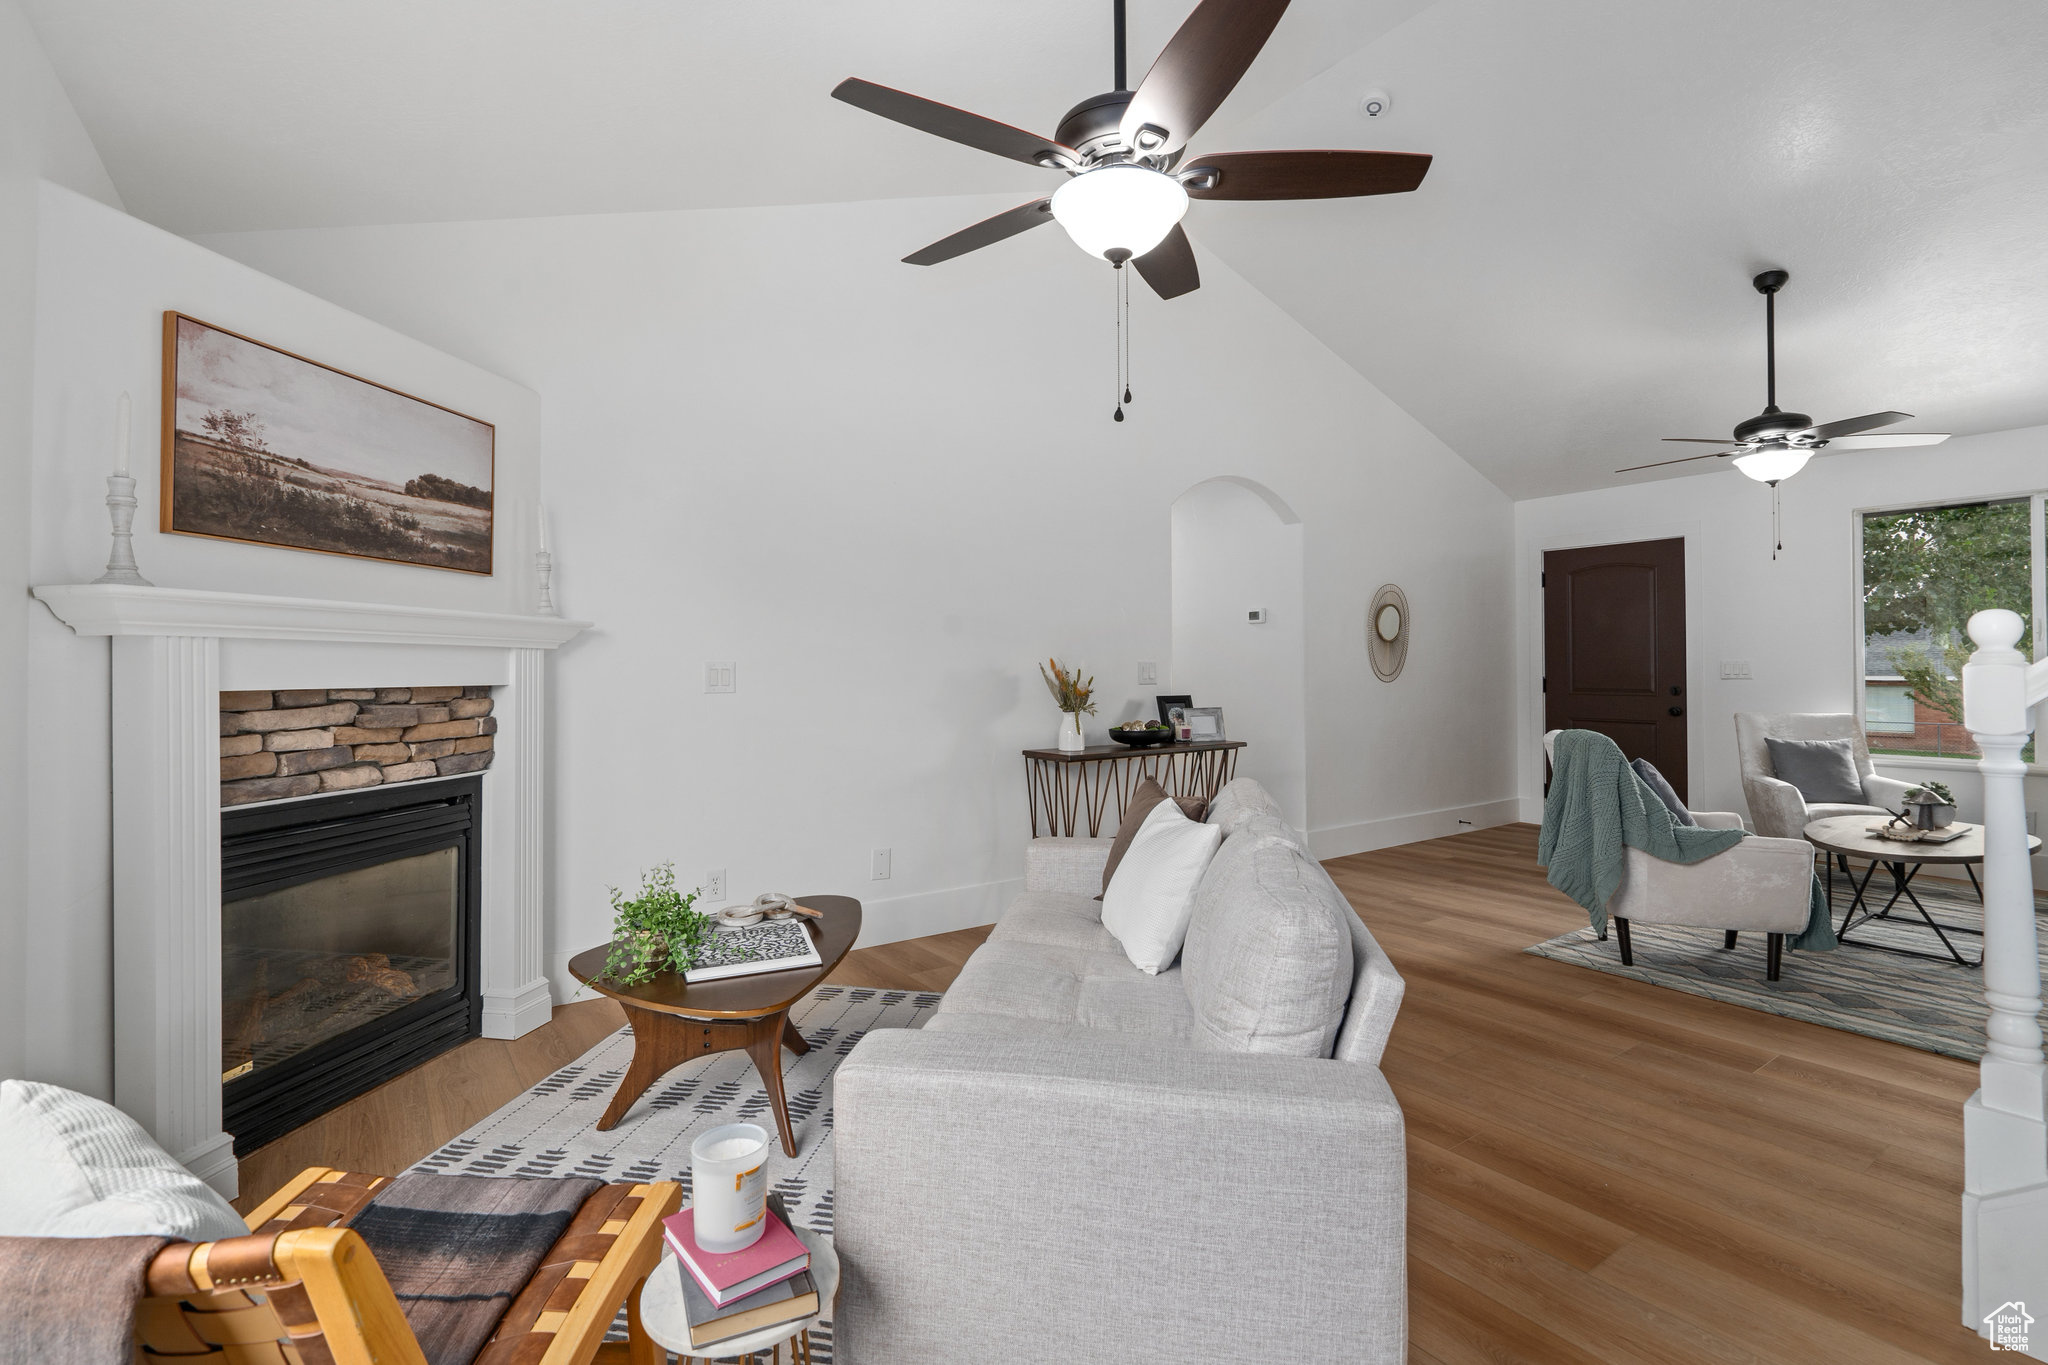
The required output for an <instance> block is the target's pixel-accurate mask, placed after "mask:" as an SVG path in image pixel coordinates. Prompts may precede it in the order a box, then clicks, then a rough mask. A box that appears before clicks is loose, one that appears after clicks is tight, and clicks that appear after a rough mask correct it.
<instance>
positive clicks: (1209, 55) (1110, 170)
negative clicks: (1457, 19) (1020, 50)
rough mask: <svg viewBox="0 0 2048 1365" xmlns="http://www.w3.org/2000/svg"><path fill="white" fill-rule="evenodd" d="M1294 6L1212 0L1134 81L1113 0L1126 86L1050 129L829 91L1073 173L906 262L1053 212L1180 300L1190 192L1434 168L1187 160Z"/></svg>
mask: <svg viewBox="0 0 2048 1365" xmlns="http://www.w3.org/2000/svg"><path fill="white" fill-rule="evenodd" d="M1286 9H1287V0H1202V3H1200V4H1199V5H1197V6H1196V7H1195V10H1194V12H1193V13H1192V14H1190V15H1189V16H1188V17H1187V20H1186V22H1184V23H1183V24H1182V25H1181V26H1180V29H1179V31H1178V32H1176V33H1175V34H1174V35H1173V38H1172V40H1171V41H1169V42H1168V43H1167V44H1166V47H1165V49H1164V50H1163V51H1162V52H1161V53H1160V54H1159V59H1158V60H1157V61H1156V62H1154V63H1153V65H1152V69H1151V71H1149V72H1148V73H1146V76H1145V79H1144V80H1142V81H1140V82H1139V83H1138V88H1137V89H1136V90H1130V89H1126V88H1125V79H1124V75H1125V72H1124V0H1115V25H1116V89H1114V90H1112V91H1109V92H1108V93H1106V94H1101V95H1092V96H1090V97H1089V98H1087V99H1085V100H1082V101H1081V102H1080V103H1079V104H1077V105H1075V106H1074V107H1073V108H1072V109H1070V110H1068V111H1067V114H1066V116H1065V117H1064V118H1062V119H1061V120H1060V122H1059V126H1058V127H1057V128H1056V129H1054V135H1053V136H1052V137H1050V138H1044V137H1039V136H1038V135H1037V134H1035V133H1027V132H1025V131H1023V130H1022V129H1020V128H1012V127H1011V126H1010V125H1008V124H1006V123H997V122H995V121H994V120H992V119H986V118H983V117H981V116H980V115H979V114H970V113H968V112H967V111H965V110H963V109H955V108H953V107H951V106H950V105H944V104H938V103H935V102H934V101H931V100H927V99H923V98H921V97H919V96H917V95H910V94H905V93H904V92H903V91H900V90H891V89H889V88H888V87H886V86H881V85H875V84H873V83H871V82H868V81H863V80H857V79H849V80H845V81H841V82H840V83H839V86H838V88H837V89H835V90H833V92H832V97H833V98H834V99H838V100H843V101H845V102H846V103H848V104H851V105H854V106H856V107H858V108H861V109H865V110H867V111H868V112H869V113H873V114H880V115H881V116H882V117H883V118H887V119H894V120H895V121H896V122H898V123H902V124H907V125H908V126H910V127H912V128H917V129H921V130H922V131H924V132H927V133H931V134H934V135H935V136H938V137H942V138H945V139H947V140H948V141H952V142H959V143H963V144H965V145H966V146H969V147H978V148H980V149H981V150H982V151H985V152H994V153H995V154H996V155H997V156H1006V157H1009V158H1010V159H1012V160H1014V161H1022V162H1026V163H1027V164H1030V165H1033V166H1043V167H1046V168H1047V169H1049V170H1057V171H1063V172H1065V173H1066V174H1067V175H1068V176H1069V177H1070V178H1069V179H1068V180H1067V181H1066V183H1065V184H1063V185H1061V186H1060V187H1059V188H1058V189H1057V190H1056V191H1054V192H1053V193H1052V194H1050V195H1047V196H1045V197H1044V198H1041V199H1034V200H1032V201H1031V202H1030V203H1027V204H1019V205H1018V206H1017V207H1016V208H1013V209H1010V210H1008V211H1006V212H1003V213H999V214H997V215H996V216H995V217H993V218H988V219H985V220H983V221H982V222H979V223H976V224H974V225H973V226H971V227H967V228H963V229H961V230H960V231H959V232H956V233H954V234H953V235H951V236H950V237H945V238H941V239H940V240H939V241H936V242H933V243H932V244H931V245H930V246H927V247H925V248H924V249H923V250H921V251H916V252H913V253H912V254H910V255H908V256H905V257H904V258H903V259H904V261H905V262H907V263H908V264H911V265H936V264H938V263H939V262H940V261H946V260H951V259H952V258H953V257H955V256H962V255H965V254H966V253H968V252H970V251H975V250H978V249H979V248H981V247H985V246H989V245H991V244H992V243H995V242H1000V241H1002V240H1003V239H1004V238H1005V237H1013V236H1015V235H1017V234H1018V233H1020V232H1024V231H1027V230H1029V229H1031V228H1034V227H1037V226H1038V225H1039V224H1041V223H1045V222H1049V221H1051V220H1053V219H1055V218H1056V219H1058V220H1059V222H1060V223H1061V225H1062V226H1064V227H1065V228H1066V229H1067V232H1068V234H1069V235H1070V236H1072V237H1073V238H1074V241H1075V242H1076V243H1077V244H1078V245H1080V247H1081V248H1082V249H1083V250H1085V251H1088V252H1090V253H1092V254H1094V255H1098V256H1101V257H1102V258H1103V259H1105V260H1107V261H1109V262H1110V263H1111V264H1112V265H1115V266H1117V267H1118V268H1119V269H1121V268H1122V266H1123V263H1124V262H1125V261H1131V262H1133V263H1134V264H1135V265H1136V266H1137V269H1138V273H1139V275H1141V276H1143V277H1144V280H1145V282H1146V283H1147V284H1149V285H1151V286H1152V288H1153V290H1154V291H1155V292H1156V293H1157V294H1158V295H1159V296H1160V297H1161V298H1166V299H1170V298H1176V297H1178V296H1179V295H1182V294H1185V293H1188V292H1189V291H1190V290H1193V289H1195V288H1197V287H1199V286H1200V284H1201V282H1202V281H1201V274H1200V272H1199V271H1198V270H1197V269H1196V266H1195V253H1194V249H1193V248H1192V247H1191V246H1190V245H1189V243H1188V238H1187V234H1186V233H1185V232H1183V231H1182V230H1181V227H1180V219H1181V215H1182V214H1184V213H1185V212H1186V211H1187V204H1188V200H1189V199H1191V198H1192V199H1338V198H1348V197H1351V196H1355V195H1367V194H1400V193H1403V192H1405V191H1408V190H1412V189H1414V188H1415V187H1416V186H1417V185H1419V184H1421V183H1422V177H1423V175H1424V173H1426V172H1427V171H1428V170H1429V162H1430V158H1429V157H1428V156H1425V155H1421V154H1418V153H1413V152H1361V151H1285V152H1226V153H1221V154H1216V155H1208V156H1200V157H1191V158H1186V163H1187V164H1186V165H1184V166H1183V165H1182V161H1183V153H1184V152H1185V150H1186V147H1187V142H1188V139H1189V138H1191V137H1193V136H1194V134H1195V132H1196V131H1197V130H1198V129H1199V128H1201V126H1202V124H1203V123H1205V122H1206V121H1207V120H1208V118H1209V116H1210V115H1211V114H1213V113H1215V112H1216V108H1217V106H1218V105H1220V104H1222V103H1223V99H1224V97H1225V96H1226V95H1228V94H1229V93H1230V92H1231V90H1232V88H1233V87H1235V86H1236V85H1237V82H1238V80H1239V78H1240V77H1242V76H1243V75H1244V73H1245V71H1246V70H1247V69H1248V68H1249V67H1250V66H1251V64H1252V61H1253V59H1254V58H1256V57H1257V56H1258V55H1259V51H1260V49H1261V48H1263V47H1264V46H1265V44H1266V39H1267V37H1268V36H1269V35H1270V34H1271V33H1272V32H1273V27H1274V25H1276V24H1277V23H1279V22H1280V16H1281V14H1282V13H1283V12H1285V10H1286Z"/></svg>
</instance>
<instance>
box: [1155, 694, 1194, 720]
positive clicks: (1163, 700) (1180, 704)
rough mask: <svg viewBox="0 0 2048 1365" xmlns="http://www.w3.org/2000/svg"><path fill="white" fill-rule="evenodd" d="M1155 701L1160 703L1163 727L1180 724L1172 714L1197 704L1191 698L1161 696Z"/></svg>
mask: <svg viewBox="0 0 2048 1365" xmlns="http://www.w3.org/2000/svg"><path fill="white" fill-rule="evenodd" d="M1154 700H1155V701H1157V702H1158V703H1159V723H1160V724H1161V725H1176V724H1178V723H1179V722H1177V721H1176V720H1175V719H1174V718H1173V716H1172V715H1171V714H1170V713H1171V712H1174V711H1178V710H1182V709H1184V708H1186V707H1189V706H1193V705H1194V704H1195V699H1194V698H1193V697H1189V696H1179V697H1169V696H1165V695H1161V696H1158V697H1156V698H1154Z"/></svg>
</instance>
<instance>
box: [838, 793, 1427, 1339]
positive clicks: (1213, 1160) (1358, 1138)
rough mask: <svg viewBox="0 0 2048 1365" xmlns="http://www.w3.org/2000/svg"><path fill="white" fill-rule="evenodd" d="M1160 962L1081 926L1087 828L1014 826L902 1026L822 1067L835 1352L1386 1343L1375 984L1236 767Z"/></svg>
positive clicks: (1400, 1283) (1369, 958) (1393, 1119)
mask: <svg viewBox="0 0 2048 1365" xmlns="http://www.w3.org/2000/svg"><path fill="white" fill-rule="evenodd" d="M1210 818H1211V820H1212V822H1213V823H1217V824H1220V825H1222V826H1223V828H1224V830H1225V838H1224V840H1223V843H1222V845H1221V846H1220V847H1219V849H1218V850H1217V854H1216V858H1215V861H1214V862H1212V863H1211V864H1210V867H1209V871H1208V873H1207V874H1206V875H1205V877H1204V879H1203V881H1202V884H1201V887H1200V890H1199V891H1198V893H1197V896H1196V904H1195V914H1194V920H1193V922H1192V923H1191V924H1190V925H1189V928H1188V937H1187V942H1186V944H1185V946H1184V947H1183V950H1182V956H1181V959H1180V961H1179V962H1178V963H1176V964H1175V965H1174V966H1172V967H1170V968H1168V969H1167V970H1166V971H1163V972H1161V973H1160V974H1159V975H1157V976H1148V975H1146V974H1145V973H1143V972H1141V971H1139V970H1138V969H1137V968H1135V967H1133V966H1132V965H1131V964H1130V962H1129V960H1128V959H1127V958H1125V956H1124V954H1123V951H1122V949H1121V948H1120V947H1119V946H1118V944H1117V942H1116V940H1115V939H1114V938H1113V937H1111V935H1110V934H1109V932H1108V931H1107V930H1105V929H1104V928H1103V927H1102V923H1101V902H1099V901H1096V900H1094V899H1092V897H1093V896H1094V895H1095V893H1096V892H1097V891H1099V890H1100V889H1101V884H1102V883H1101V879H1102V866H1103V861H1104V859H1105V857H1106V856H1107V853H1108V848H1109V841H1108V840H1089V839H1041V840H1037V841H1035V842H1034V843H1033V844H1032V845H1031V846H1030V848H1029V850H1028V851H1027V853H1026V859H1025V889H1024V891H1023V893H1022V894H1021V895H1020V896H1019V897H1018V898H1017V900H1016V901H1015V903H1014V904H1012V905H1011V906H1010V908H1009V909H1008V910H1007V911H1005V912H1004V914H1003V917H1002V919H1001V920H1000V921H999V922H998V923H997V925H996V927H995V929H994V931H993V932H992V933H991V934H990V935H989V939H988V942H987V943H986V944H984V945H983V946H982V947H981V949H980V950H979V951H977V952H976V953H975V954H974V956H973V957H972V958H971V959H969V961H968V963H967V965H966V966H965V967H964V968H963V969H962V971H961V973H960V976H959V978H958V980H957V981H955V983H954V985H953V987H952V988H951V989H950V990H949V991H947V993H946V998H945V1000H944V1002H943V1003H942V1004H941V1005H940V1006H939V1008H938V1009H937V1010H936V1011H935V1012H934V1014H933V1016H932V1017H931V1019H930V1021H929V1022H928V1023H927V1025H926V1027H924V1028H923V1029H919V1030H907V1029H894V1030H882V1031H878V1032H874V1033H870V1034H868V1035H867V1036H866V1037H865V1038H863V1039H862V1040H861V1042H860V1044H859V1045H858V1046H857V1047H855V1048H854V1050H853V1052H852V1054H851V1055H850V1056H849V1057H848V1058H847V1059H846V1061H845V1062H844V1063H842V1064H841V1066H840V1068H839V1071H838V1074H837V1077H836V1080H835V1083H834V1089H835V1092H836V1093H835V1101H834V1128H835V1134H834V1140H835V1145H836V1153H837V1155H836V1184H837V1188H836V1192H835V1210H834V1220H833V1221H834V1238H835V1242H836V1245H837V1248H838V1252H839V1256H840V1261H841V1266H842V1274H843V1279H842V1281H841V1290H840V1294H839V1308H838V1316H837V1320H836V1331H837V1340H836V1342H835V1358H836V1359H838V1360H840V1361H842V1362H846V1363H848V1365H880V1363H881V1362H891V1363H892V1365H920V1363H922V1362H933V1363H934V1365H936V1363H937V1362H957V1361H967V1360H987V1361H1010V1362H1029V1361H1048V1362H1050V1361H1059V1362H1067V1361H1074V1360H1117V1359H1130V1360H1191V1361H1192V1360H1238V1359H1261V1360H1289V1361H1304V1362H1305V1361H1331V1362H1337V1361H1342V1362H1347V1363H1353V1365H1367V1363H1369V1362H1398V1361H1403V1360H1405V1359H1406V1358H1407V1280H1406V1275H1407V1271H1406V1220H1407V1170H1406V1153H1405V1141H1404V1136H1403V1129H1402V1119H1401V1109H1400V1106H1399V1105H1398V1104H1397V1103H1396V1102H1395V1100H1394V1096H1393V1092H1392V1091H1391V1090H1389V1089H1388V1087H1387V1083H1386V1080H1385V1078H1384V1077H1382V1076H1381V1074H1380V1071H1379V1066H1378V1063H1379V1060H1380V1055H1381V1053H1382V1051H1383V1050H1384V1048H1385V1046H1386V1041H1387V1035H1388V1032H1389V1031H1390V1030H1391V1029H1392V1027H1393V1021H1394V1015H1395V1012H1396V1011H1397V1010H1398V1009H1399V1006H1400V1000H1401V992H1402V981H1401V977H1400V974H1399V973H1398V972H1396V971H1395V970H1394V966H1393V964H1392V963H1391V962H1390V961H1389V960H1388V959H1387V956H1386V954H1385V953H1384V952H1382V951H1381V950H1380V947H1379V945H1378V944H1377V943H1375V942H1374V941H1373V938H1372V935H1371V934H1370V933H1368V932H1367V931H1366V928H1365V926H1364V924H1363V923H1361V922H1360V920H1359V917H1358V915H1357V914H1356V913H1354V912H1353V911H1352V910H1351V908H1350V906H1349V904H1348V903H1347V902H1346V901H1345V900H1344V897H1343V896H1342V894H1341V893H1339V892H1338V890H1337V889H1336V887H1335V886H1334V885H1333V884H1332V883H1331V882H1330V879H1329V877H1328V875H1327V874H1326V873H1325V872H1324V871H1323V869H1322V868H1321V867H1320V866H1319V865H1318V864H1317V863H1316V862H1315V861H1314V859H1312V858H1310V857H1309V856H1308V855H1307V854H1306V852H1305V851H1304V845H1303V841H1302V839H1301V838H1300V836H1299V835H1298V834H1296V833H1295V832H1294V831H1293V830H1292V829H1290V828H1288V827H1287V825H1286V824H1285V823H1284V822H1282V821H1281V819H1280V818H1279V811H1278V810H1277V808H1275V807H1274V805H1273V803H1272V801H1271V799H1270V798H1269V797H1268V796H1267V795H1266V793H1265V792H1264V791H1263V789H1261V788H1259V787H1258V785H1257V784H1256V783H1253V782H1250V781H1248V780H1244V779H1240V780H1239V781H1237V782H1234V783H1232V784H1231V785H1230V786H1229V787H1228V788H1226V789H1225V790H1224V792H1223V793H1221V794H1219V796H1218V799H1217V801H1216V802H1215V803H1214V806H1213V808H1212V811H1211V817H1210Z"/></svg>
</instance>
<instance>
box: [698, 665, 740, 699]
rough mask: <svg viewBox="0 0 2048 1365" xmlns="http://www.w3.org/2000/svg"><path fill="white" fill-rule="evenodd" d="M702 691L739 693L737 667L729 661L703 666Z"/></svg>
mask: <svg viewBox="0 0 2048 1365" xmlns="http://www.w3.org/2000/svg"><path fill="white" fill-rule="evenodd" d="M704 690H705V691H706V692H737V691H739V690H740V689H739V665H738V664H736V663H733V662H732V661H731V660H727V661H725V662H723V663H712V664H706V665H704Z"/></svg>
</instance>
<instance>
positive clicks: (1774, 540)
mask: <svg viewBox="0 0 2048 1365" xmlns="http://www.w3.org/2000/svg"><path fill="white" fill-rule="evenodd" d="M1784 548H1785V530H1784V522H1783V521H1782V520H1780V517H1779V511H1778V481H1777V480H1776V479H1772V480H1771V562H1772V563H1776V562H1777V559H1778V552H1779V551H1781V550H1783V549H1784Z"/></svg>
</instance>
